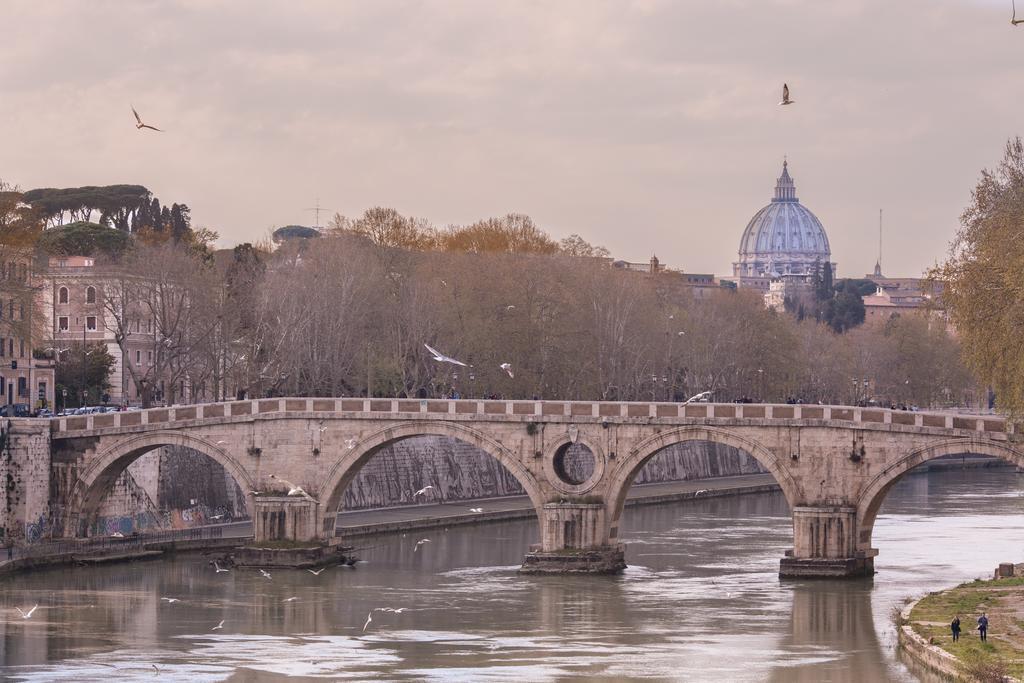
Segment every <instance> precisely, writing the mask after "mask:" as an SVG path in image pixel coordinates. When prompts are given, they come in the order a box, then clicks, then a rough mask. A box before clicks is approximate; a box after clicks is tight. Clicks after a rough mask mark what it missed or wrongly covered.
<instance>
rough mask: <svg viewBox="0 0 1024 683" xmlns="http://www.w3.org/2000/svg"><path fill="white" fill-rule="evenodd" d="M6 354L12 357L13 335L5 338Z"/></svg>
mask: <svg viewBox="0 0 1024 683" xmlns="http://www.w3.org/2000/svg"><path fill="white" fill-rule="evenodd" d="M7 355H8V356H10V357H11V358H14V337H11V338H10V339H8V340H7Z"/></svg>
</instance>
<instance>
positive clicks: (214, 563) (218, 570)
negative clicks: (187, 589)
mask: <svg viewBox="0 0 1024 683" xmlns="http://www.w3.org/2000/svg"><path fill="white" fill-rule="evenodd" d="M213 570H214V571H215V572H216V573H218V574H220V573H221V572H227V571H231V570H230V569H224V568H223V567H221V566H220V565H219V564H217V561H216V560H214V561H213Z"/></svg>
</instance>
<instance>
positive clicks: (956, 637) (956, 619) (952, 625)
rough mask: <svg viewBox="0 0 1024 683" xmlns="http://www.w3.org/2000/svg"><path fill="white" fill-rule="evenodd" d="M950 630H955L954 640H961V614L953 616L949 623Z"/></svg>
mask: <svg viewBox="0 0 1024 683" xmlns="http://www.w3.org/2000/svg"><path fill="white" fill-rule="evenodd" d="M949 630H950V631H952V632H953V642H954V643H955V642H956V641H958V640H960V615H959V614H958V615H956V616H955V617H953V621H952V622H950V624H949Z"/></svg>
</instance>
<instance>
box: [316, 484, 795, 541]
mask: <svg viewBox="0 0 1024 683" xmlns="http://www.w3.org/2000/svg"><path fill="white" fill-rule="evenodd" d="M778 490H779V485H778V484H777V483H775V479H774V478H772V475H770V474H750V475H742V476H735V477H717V478H715V479H697V480H693V481H672V482H664V483H658V484H642V485H637V486H634V487H633V488H632V489H630V492H629V495H628V497H627V499H626V505H627V506H628V505H653V504H656V503H667V502H671V501H676V500H687V499H694V498H705V497H706V498H713V497H719V496H730V495H738V494H747V493H763V492H771V491H778ZM471 508H479V509H481V510H482V511H483V512H470V509H471ZM534 516H536V511H535V510H534V509H533V505H531V503H530V499H529V497H527V496H504V497H501V498H482V499H473V500H459V501H453V502H448V503H439V504H424V505H406V506H403V507H392V508H379V509H373V510H356V511H353V512H342V513H340V514H339V515H338V524H337V527H336V529H337V535H338V536H342V537H344V538H353V537H356V536H372V535H376V534H385V533H395V532H400V531H406V530H411V529H430V528H437V527H444V526H454V525H457V524H473V523H476V522H484V521H499V520H507V519H523V518H528V517H534Z"/></svg>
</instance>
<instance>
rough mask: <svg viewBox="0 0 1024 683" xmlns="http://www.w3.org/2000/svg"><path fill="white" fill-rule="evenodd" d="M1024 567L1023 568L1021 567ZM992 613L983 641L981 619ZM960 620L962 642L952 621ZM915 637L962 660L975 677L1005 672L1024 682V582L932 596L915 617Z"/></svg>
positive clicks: (981, 584)
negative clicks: (952, 631)
mask: <svg viewBox="0 0 1024 683" xmlns="http://www.w3.org/2000/svg"><path fill="white" fill-rule="evenodd" d="M1018 566H1020V567H1022V568H1024V565H1018ZM982 612H986V613H987V614H988V619H989V629H988V640H987V641H986V642H981V640H980V639H979V638H978V629H977V619H978V616H980V614H981V613H982ZM957 614H959V615H960V621H961V622H962V629H963V630H962V632H961V634H960V640H959V641H958V642H956V643H954V642H953V637H952V635H951V634H950V630H949V622H950V621H952V619H953V617H954V616H955V615H957ZM909 624H910V626H911V628H913V630H914V632H915V633H917V634H918V635H920V636H922V637H923V638H925V639H926V640H928V641H929V642H930V643H932V644H933V645H936V646H938V647H940V648H942V649H943V650H945V651H946V652H949V653H950V654H952V655H953V656H955V657H956V658H957V659H959V660H960V661H961V662H962V663H963V664H964V666H966V667H967V668H968V669H969V670H970V671H971V673H981V672H982V671H983V670H987V671H996V670H1003V671H1004V672H1005V674H1007V675H1010V676H1013V677H1014V678H1017V679H1018V680H1021V679H1024V577H1022V576H1015V577H1013V578H1008V579H998V580H990V581H981V580H976V581H971V582H969V583H964V584H961V585H959V586H957V587H956V588H950V589H949V590H944V591H939V592H936V593H931V594H930V595H928V596H926V597H924V598H922V599H921V600H920V601H919V602H918V603H917V605H915V606H914V608H913V610H911V612H910V619H909Z"/></svg>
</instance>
